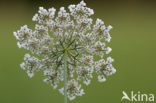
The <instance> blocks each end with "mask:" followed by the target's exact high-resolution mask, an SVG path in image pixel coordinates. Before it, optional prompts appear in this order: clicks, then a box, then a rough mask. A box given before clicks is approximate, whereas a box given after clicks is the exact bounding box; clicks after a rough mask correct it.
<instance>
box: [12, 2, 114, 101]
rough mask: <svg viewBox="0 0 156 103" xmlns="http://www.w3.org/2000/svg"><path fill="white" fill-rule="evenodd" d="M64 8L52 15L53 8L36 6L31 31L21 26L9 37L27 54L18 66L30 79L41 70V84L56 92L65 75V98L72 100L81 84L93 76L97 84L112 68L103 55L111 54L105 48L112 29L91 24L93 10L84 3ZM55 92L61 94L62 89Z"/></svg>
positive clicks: (86, 82)
mask: <svg viewBox="0 0 156 103" xmlns="http://www.w3.org/2000/svg"><path fill="white" fill-rule="evenodd" d="M68 9H69V10H66V8H64V7H61V8H60V9H59V11H58V12H57V13H56V9H55V8H50V9H48V10H47V9H45V8H43V7H39V10H38V13H36V14H35V15H34V17H33V18H32V20H33V21H35V22H36V25H35V30H31V29H29V28H28V26H27V25H24V26H22V27H21V28H20V30H18V31H17V32H14V33H13V34H14V36H15V37H16V39H17V40H18V42H17V45H18V47H19V48H24V49H26V50H28V51H30V53H29V54H25V56H24V62H22V63H21V64H20V67H21V68H22V69H23V70H25V71H26V72H27V74H28V76H29V77H30V78H32V77H33V76H34V75H35V73H36V72H37V71H40V70H41V71H43V76H44V77H45V79H44V80H43V81H44V82H45V83H47V84H50V85H51V86H52V87H53V88H54V89H56V88H57V87H58V86H59V85H60V84H61V83H62V82H63V80H65V78H64V76H63V75H64V74H65V73H66V75H67V96H68V98H69V99H70V100H73V99H75V98H76V97H77V96H82V95H83V94H84V90H83V89H82V88H83V87H82V86H83V85H82V86H81V83H82V84H85V85H86V86H88V85H89V84H91V80H92V78H93V73H95V72H96V74H97V76H95V77H97V79H98V81H99V82H104V81H106V78H105V77H106V76H110V75H112V74H114V73H115V72H116V69H115V68H114V66H113V65H112V63H113V61H114V59H112V58H111V57H110V56H109V57H108V55H107V54H109V53H110V52H111V51H112V49H111V47H108V46H107V44H108V43H109V42H110V40H111V36H110V34H109V31H110V30H111V29H112V26H110V25H109V26H105V24H104V22H103V21H102V20H101V19H96V21H95V22H94V21H93V19H92V18H91V16H92V15H93V14H94V11H93V9H90V8H88V7H87V5H86V3H85V2H84V1H81V2H80V3H79V4H77V5H69V7H68ZM65 54H66V55H65ZM65 57H66V62H65V59H64V58H65ZM105 58H106V60H105ZM64 64H66V69H65V68H64ZM59 92H60V93H62V94H63V95H64V87H63V88H61V89H59Z"/></svg>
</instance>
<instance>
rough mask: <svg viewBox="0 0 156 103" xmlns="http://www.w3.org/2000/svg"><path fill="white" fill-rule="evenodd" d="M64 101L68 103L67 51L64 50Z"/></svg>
mask: <svg viewBox="0 0 156 103" xmlns="http://www.w3.org/2000/svg"><path fill="white" fill-rule="evenodd" d="M64 103H67V51H66V50H65V52H64Z"/></svg>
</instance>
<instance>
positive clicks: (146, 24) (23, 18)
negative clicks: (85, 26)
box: [0, 0, 156, 103]
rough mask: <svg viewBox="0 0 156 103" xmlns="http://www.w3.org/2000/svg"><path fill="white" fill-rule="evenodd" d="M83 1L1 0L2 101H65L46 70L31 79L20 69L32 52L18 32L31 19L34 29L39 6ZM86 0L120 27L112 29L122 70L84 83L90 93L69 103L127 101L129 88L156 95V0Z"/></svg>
mask: <svg viewBox="0 0 156 103" xmlns="http://www.w3.org/2000/svg"><path fill="white" fill-rule="evenodd" d="M80 1H81V0H18V1H16V0H12V1H11V0H10V1H9V0H5V1H0V103H63V97H62V95H61V94H60V93H59V92H58V91H57V90H53V89H52V87H50V86H49V85H47V84H46V83H44V82H42V80H43V77H42V74H41V73H38V74H35V77H34V78H32V79H29V78H28V76H27V74H26V72H25V71H23V70H22V69H20V67H19V64H20V63H21V62H22V61H23V56H24V54H25V53H26V52H27V51H26V50H23V49H19V48H18V47H17V45H16V42H17V41H16V39H15V37H14V36H13V31H16V30H18V29H19V28H20V26H22V25H25V24H27V25H28V26H29V27H30V28H32V29H33V28H34V22H32V16H33V15H34V14H35V13H36V12H37V10H38V7H39V6H44V7H45V8H49V7H55V8H57V9H58V8H59V7H61V6H65V7H67V5H69V4H72V3H74V4H77V3H79V2H80ZM85 1H86V3H87V5H88V7H90V8H92V9H94V11H95V15H94V16H93V17H94V18H101V19H103V20H104V21H105V24H106V25H109V24H111V25H112V26H113V27H114V29H113V30H111V32H110V33H111V35H112V42H111V47H112V49H113V51H112V53H111V55H112V57H113V58H115V62H114V66H115V68H116V69H117V73H116V74H115V75H112V76H110V77H109V78H108V79H107V81H106V82H105V83H99V82H98V81H97V79H96V78H95V79H93V80H92V82H91V85H89V86H88V87H84V88H85V93H86V94H85V95H84V96H82V97H78V98H77V99H75V100H74V101H72V102H69V103H121V97H122V91H123V90H124V91H126V92H127V93H130V91H132V90H133V91H135V92H138V91H140V92H141V93H147V94H148V93H153V94H155V95H156V1H154V0H124V1H121V0H114V1H112V0H111V1H108V0H85ZM155 102H156V100H155ZM122 103H128V102H127V101H123V102H122ZM138 103H139V102H138ZM142 103H143V102H142ZM144 103H145V102H144Z"/></svg>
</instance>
